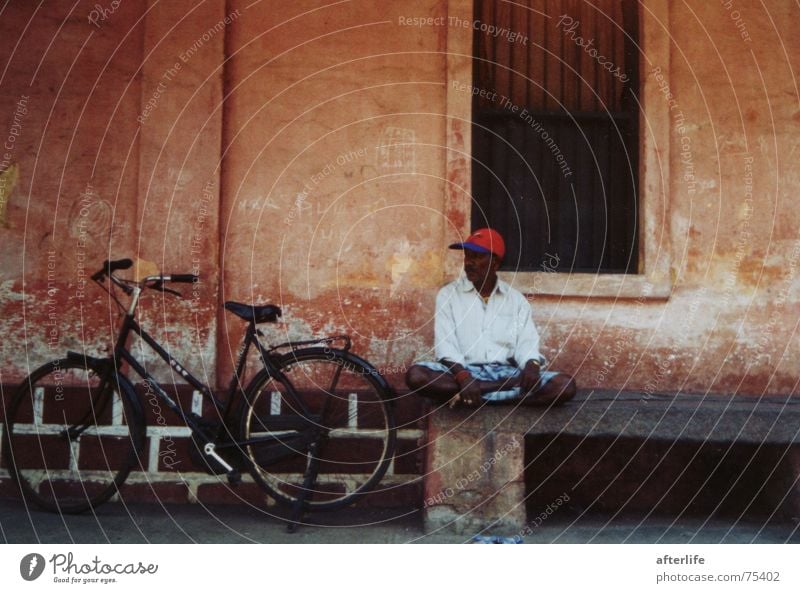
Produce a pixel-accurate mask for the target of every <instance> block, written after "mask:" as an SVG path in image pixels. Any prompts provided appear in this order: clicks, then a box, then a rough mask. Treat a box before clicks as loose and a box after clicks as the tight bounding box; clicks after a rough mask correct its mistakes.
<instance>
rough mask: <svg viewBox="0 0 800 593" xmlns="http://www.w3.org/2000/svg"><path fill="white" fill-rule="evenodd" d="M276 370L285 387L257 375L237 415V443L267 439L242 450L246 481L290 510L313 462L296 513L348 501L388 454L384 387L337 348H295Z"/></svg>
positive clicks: (391, 430)
mask: <svg viewBox="0 0 800 593" xmlns="http://www.w3.org/2000/svg"><path fill="white" fill-rule="evenodd" d="M278 366H279V370H280V372H281V374H282V375H283V376H285V378H286V379H287V382H288V383H289V384H285V383H283V382H281V381H278V380H276V379H274V378H272V377H271V376H270V375H269V373H268V372H267V371H266V370H265V371H261V372H260V373H259V374H258V375H257V376H256V377H255V378H254V379H253V382H252V383H251V385H250V386H249V388H248V390H247V403H248V405H247V406H246V407H245V409H244V410H243V412H242V419H241V425H240V427H241V434H242V436H243V440H244V441H245V442H247V441H249V440H250V441H257V440H258V439H259V438H261V439H263V438H264V437H265V436H269V437H271V438H273V439H275V440H274V442H273V443H272V444H266V443H264V442H263V441H262V442H261V443H258V442H255V443H252V444H248V445H246V446H245V447H244V451H245V453H246V454H247V456H248V457H249V458H250V459H251V460H252V462H253V465H254V470H253V471H252V474H253V478H254V479H255V481H256V482H257V483H258V484H259V485H260V486H261V487H262V488H264V489H265V490H266V491H267V492H268V493H269V494H270V495H271V496H272V497H273V498H274V499H275V500H276V501H278V502H280V503H283V504H287V505H292V504H294V503H295V502H296V501H297V500H298V498H299V496H300V494H301V492H303V483H304V476H305V474H306V472H307V471H308V469H309V467H310V464H312V463H314V464H315V466H314V467H315V470H314V471H317V472H318V473H317V475H316V480H315V483H314V484H313V486H311V487H310V488H309V490H308V491H305V492H303V494H304V497H305V501H304V508H305V509H307V510H329V509H335V508H338V507H341V506H344V505H347V504H350V503H351V502H353V501H354V500H355V499H356V497H358V496H359V495H361V494H363V493H365V492H367V491H369V490H370V489H371V488H373V487H374V486H375V485H376V484H377V483H378V482H379V481H380V479H381V478H382V477H383V475H384V474H385V473H386V470H387V469H388V467H389V464H390V463H391V460H392V456H393V455H394V448H395V439H396V432H397V430H396V428H395V422H394V414H393V410H392V405H391V394H390V392H389V389H388V387H387V386H386V384H385V382H384V380H383V379H382V377H380V376H379V375H378V374H377V371H375V369H374V368H372V367H371V366H369V364H368V363H366V362H365V361H363V360H362V359H360V358H358V357H357V356H354V355H352V354H350V353H348V352H345V351H342V350H332V349H328V348H306V349H303V350H297V351H294V352H289V353H288V354H286V355H284V356H283V358H282V359H281V360H280V362H279V365H278ZM309 417H310V418H309ZM314 447H316V452H315V453H313V450H314Z"/></svg>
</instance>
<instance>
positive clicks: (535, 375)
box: [519, 359, 541, 394]
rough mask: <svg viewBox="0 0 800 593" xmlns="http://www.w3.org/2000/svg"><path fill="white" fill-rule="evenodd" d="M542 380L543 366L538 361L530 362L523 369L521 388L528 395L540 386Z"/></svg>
mask: <svg viewBox="0 0 800 593" xmlns="http://www.w3.org/2000/svg"><path fill="white" fill-rule="evenodd" d="M539 379H541V366H540V365H539V361H538V360H533V359H531V360H529V361H528V362H527V364H526V365H525V368H524V369H522V376H521V377H520V381H519V386H520V389H521V391H522V393H523V394H525V393H528V392H530V391H532V390H534V389H536V387H538V385H539Z"/></svg>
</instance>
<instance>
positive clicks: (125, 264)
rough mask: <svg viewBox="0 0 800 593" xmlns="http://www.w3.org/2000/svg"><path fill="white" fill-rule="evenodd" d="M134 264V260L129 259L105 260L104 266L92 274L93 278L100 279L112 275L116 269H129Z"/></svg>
mask: <svg viewBox="0 0 800 593" xmlns="http://www.w3.org/2000/svg"><path fill="white" fill-rule="evenodd" d="M132 265H133V261H132V260H130V259H128V258H127V257H126V258H125V259H115V260H108V259H107V260H106V261H104V262H103V267H102V268H100V270H98V271H97V272H95V273H94V274H92V280H100V279H101V278H102V277H103V276H110V275H111V274H113V273H114V272H115V271H116V270H127V269H128V268H130V267H131V266H132Z"/></svg>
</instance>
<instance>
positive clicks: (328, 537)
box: [0, 500, 800, 544]
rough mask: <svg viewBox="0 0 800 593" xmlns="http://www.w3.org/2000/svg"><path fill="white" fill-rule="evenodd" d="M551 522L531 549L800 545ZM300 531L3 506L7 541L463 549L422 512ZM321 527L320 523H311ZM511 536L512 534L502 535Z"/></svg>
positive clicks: (688, 529)
mask: <svg viewBox="0 0 800 593" xmlns="http://www.w3.org/2000/svg"><path fill="white" fill-rule="evenodd" d="M557 519H558V520H556V517H553V518H551V519H550V520H549V521H548V522H547V523H545V524H543V525H542V526H540V527H539V528H537V529H536V530H535V531H534V532H533V533H531V534H530V535H527V536H526V537H525V543H665V544H666V543H800V521H798V520H795V521H793V522H786V523H777V524H767V523H765V522H764V521H763V520H761V521H759V520H752V519H751V520H748V521H738V522H737V521H734V520H728V521H723V520H713V521H711V520H709V521H705V520H703V519H696V518H692V519H682V520H680V521H677V522H675V521H673V520H672V519H669V518H663V517H662V518H648V519H647V520H641V519H637V518H633V517H626V518H611V517H601V516H596V515H595V516H589V517H579V516H575V515H573V516H570V517H567V516H561V514H560V516H559V517H558V518H557ZM306 523H307V524H306V525H304V526H301V527H300V529H299V530H298V531H297V533H294V534H289V533H287V532H286V527H285V523H284V522H283V521H282V520H281V519H279V518H277V517H275V516H270V515H269V514H266V513H264V512H261V511H258V510H253V509H247V508H242V507H236V506H214V507H203V506H200V505H164V506H161V505H156V504H153V505H146V504H137V505H129V506H128V507H127V508H126V507H123V506H122V505H120V504H106V505H104V506H102V507H100V508H99V509H98V510H97V511H96V514H95V515H92V514H86V515H79V516H66V517H60V516H58V515H54V514H50V513H46V512H42V511H39V510H33V509H31V510H30V512H29V511H28V510H26V509H25V508H24V506H23V505H22V503H21V502H18V501H10V500H0V541H3V542H4V543H43V544H45V543H373V544H374V543H392V544H399V543H464V542H465V541H467V540H468V539H469V538H468V537H467V536H457V535H451V534H445V533H431V534H425V533H424V531H423V528H422V520H421V517H420V514H419V512H417V511H413V510H411V511H405V512H404V511H396V510H395V511H389V512H387V511H372V510H364V509H346V510H345V511H340V512H338V513H336V514H322V515H312V516H311V517H310V518H308V517H307V518H306ZM311 523H314V524H311ZM499 535H511V534H499Z"/></svg>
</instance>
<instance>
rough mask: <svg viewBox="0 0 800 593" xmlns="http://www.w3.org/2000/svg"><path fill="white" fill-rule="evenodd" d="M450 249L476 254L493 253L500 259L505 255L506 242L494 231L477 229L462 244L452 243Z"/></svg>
mask: <svg viewBox="0 0 800 593" xmlns="http://www.w3.org/2000/svg"><path fill="white" fill-rule="evenodd" d="M450 249H469V250H470V251H477V252H478V253H493V254H495V255H496V256H497V257H499V258H500V259H503V257H505V255H506V242H505V241H503V237H502V236H500V233H498V232H497V231H496V230H494V229H478V230H477V231H475V232H474V233H472V234H471V235H470V236H469V237H467V240H466V241H464V242H463V243H453V244H452V245H450Z"/></svg>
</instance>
